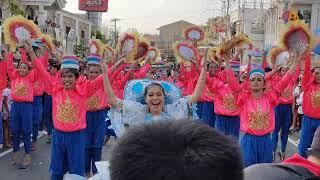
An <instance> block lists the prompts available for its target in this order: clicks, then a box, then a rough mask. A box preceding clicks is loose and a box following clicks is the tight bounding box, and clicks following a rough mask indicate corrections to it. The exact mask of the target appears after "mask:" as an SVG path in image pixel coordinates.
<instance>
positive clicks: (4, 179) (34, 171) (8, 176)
mask: <svg viewBox="0 0 320 180" xmlns="http://www.w3.org/2000/svg"><path fill="white" fill-rule="evenodd" d="M112 139H113V138H112ZM114 142H115V141H114V140H110V141H109V142H108V143H107V144H106V146H104V148H103V160H107V159H108V156H109V153H110V147H111V146H112V144H114ZM37 148H38V149H37V150H36V151H34V152H32V165H31V166H30V167H29V168H27V169H24V170H21V169H18V168H17V166H13V165H10V158H11V155H12V152H9V153H8V150H7V151H3V150H2V151H1V152H2V153H0V179H1V180H49V179H50V174H49V170H48V169H49V165H50V144H47V143H46V137H45V136H43V137H41V138H39V140H38V142H37ZM9 151H10V150H9ZM20 151H21V152H24V149H23V147H21V149H20ZM296 152H297V146H296V145H294V144H293V141H291V142H290V141H288V147H287V155H288V156H292V155H293V154H294V153H296ZM277 158H278V157H277ZM277 162H279V159H277Z"/></svg>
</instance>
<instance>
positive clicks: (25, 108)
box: [7, 48, 36, 168]
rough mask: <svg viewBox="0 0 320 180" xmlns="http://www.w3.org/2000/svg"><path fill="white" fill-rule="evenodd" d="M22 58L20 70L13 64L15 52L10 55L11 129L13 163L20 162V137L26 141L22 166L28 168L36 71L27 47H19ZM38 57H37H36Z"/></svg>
mask: <svg viewBox="0 0 320 180" xmlns="http://www.w3.org/2000/svg"><path fill="white" fill-rule="evenodd" d="M19 51H20V54H21V60H20V62H19V64H18V70H16V69H15V67H14V65H13V54H12V53H10V54H9V55H8V69H7V71H8V75H9V78H10V80H11V88H12V93H11V96H12V101H13V102H12V105H11V120H10V129H11V132H12V145H13V158H12V162H11V164H13V165H15V164H17V163H19V162H18V161H19V157H18V151H19V148H20V137H21V135H22V140H23V143H24V149H25V155H24V158H23V161H22V162H21V164H20V168H26V167H27V166H28V165H29V164H30V163H31V156H30V149H31V133H32V112H33V109H32V107H33V106H32V104H33V86H34V84H33V83H34V71H33V70H31V64H30V62H29V60H28V56H27V53H28V52H26V49H24V48H19ZM29 56H30V54H29ZM35 58H36V57H35Z"/></svg>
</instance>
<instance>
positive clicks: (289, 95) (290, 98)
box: [269, 66, 300, 104]
mask: <svg viewBox="0 0 320 180" xmlns="http://www.w3.org/2000/svg"><path fill="white" fill-rule="evenodd" d="M299 74H300V66H297V69H296V72H295V74H294V77H293V78H292V80H291V81H290V83H289V84H288V86H287V87H286V88H285V90H284V91H283V92H282V93H281V95H280V97H279V100H278V103H279V104H293V102H294V99H295V98H294V95H293V90H294V88H295V86H296V82H297V79H298V77H299ZM281 78H282V77H281V76H280V75H279V74H275V75H273V76H272V77H271V79H270V84H269V86H271V87H276V85H277V83H279V82H280V80H281ZM271 87H269V89H270V88H271Z"/></svg>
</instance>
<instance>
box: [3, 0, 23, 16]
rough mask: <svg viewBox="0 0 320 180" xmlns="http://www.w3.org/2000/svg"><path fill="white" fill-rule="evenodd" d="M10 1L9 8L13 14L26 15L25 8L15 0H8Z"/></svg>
mask: <svg viewBox="0 0 320 180" xmlns="http://www.w3.org/2000/svg"><path fill="white" fill-rule="evenodd" d="M6 1H7V2H8V3H9V10H10V14H11V15H22V16H25V12H24V10H22V9H21V7H20V6H19V5H18V4H17V2H16V1H15V0H6Z"/></svg>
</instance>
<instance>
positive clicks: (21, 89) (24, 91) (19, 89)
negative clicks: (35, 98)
mask: <svg viewBox="0 0 320 180" xmlns="http://www.w3.org/2000/svg"><path fill="white" fill-rule="evenodd" d="M14 94H15V95H16V96H21V97H24V96H28V94H29V90H28V88H27V86H26V85H25V83H23V82H21V83H17V84H15V87H14Z"/></svg>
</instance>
